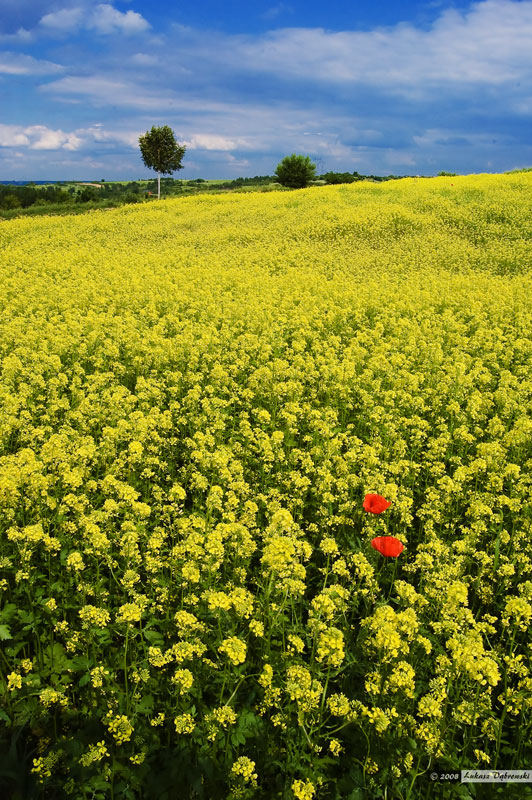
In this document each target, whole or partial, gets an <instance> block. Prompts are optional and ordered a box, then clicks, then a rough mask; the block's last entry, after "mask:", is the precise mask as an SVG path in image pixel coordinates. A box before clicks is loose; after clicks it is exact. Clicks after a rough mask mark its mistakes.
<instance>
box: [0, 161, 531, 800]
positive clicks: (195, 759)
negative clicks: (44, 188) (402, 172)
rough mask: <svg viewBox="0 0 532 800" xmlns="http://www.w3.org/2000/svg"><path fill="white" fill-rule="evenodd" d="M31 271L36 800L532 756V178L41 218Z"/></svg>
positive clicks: (219, 797) (23, 633)
mask: <svg viewBox="0 0 532 800" xmlns="http://www.w3.org/2000/svg"><path fill="white" fill-rule="evenodd" d="M0 274H1V281H0V405H1V414H0V567H1V572H0V645H1V647H2V649H1V660H0V701H1V704H0V787H4V788H5V790H6V791H7V796H17V797H21V798H24V800H26V798H42V800H56V799H57V798H73V799H74V800H89V798H95V799H100V798H101V799H102V800H104V799H107V798H113V800H119V799H120V800H122V798H124V799H126V798H128V799H129V798H131V799H132V800H133V799H135V800H150V799H151V798H157V800H170V798H173V797H175V796H176V795H175V791H176V786H180V787H182V789H181V790H180V791H181V792H182V793H181V794H180V795H179V798H180V800H195V798H198V800H201V799H203V798H204V799H205V800H237V799H241V800H242V799H243V800H247V798H251V797H253V798H257V800H272V799H273V798H283V800H288V799H290V800H292V798H297V799H298V800H313V799H315V800H364V798H370V800H371V799H372V798H386V800H395V799H396V798H397V800H422V798H426V797H432V796H433V794H431V792H433V791H434V785H433V783H432V782H431V779H430V775H431V773H435V774H438V775H439V774H455V773H457V772H459V770H460V769H465V768H482V769H485V768H504V769H523V768H525V767H530V766H531V765H532V747H531V741H532V664H531V657H532V645H531V639H530V633H529V628H530V623H531V621H532V469H531V467H532V304H531V298H532V172H522V173H512V174H506V175H474V176H461V177H441V178H431V179H422V178H419V179H404V180H398V181H390V182H387V183H384V184H376V183H370V182H361V183H355V184H350V185H344V186H330V187H316V188H309V189H306V190H299V191H292V192H271V193H266V194H259V193H257V194H225V195H202V196H198V197H190V198H181V199H174V200H172V199H168V200H162V201H160V202H153V203H151V204H143V205H141V206H131V207H125V208H121V209H116V210H108V211H97V212H90V213H87V214H84V215H77V216H71V217H69V216H62V217H38V218H31V219H30V218H21V219H15V220H12V221H8V222H0ZM368 494H377V495H380V496H382V497H384V498H385V499H386V500H387V501H388V502H389V503H390V505H389V506H388V507H386V509H385V510H382V511H379V510H375V511H365V510H364V507H363V502H364V498H365V497H366V495H368ZM392 536H393V537H395V539H397V540H399V542H400V543H401V544H402V545H403V550H402V552H400V554H399V555H397V556H394V555H392V556H386V555H382V552H379V551H378V550H376V549H374V547H375V542H374V546H373V547H372V541H373V540H375V539H377V538H378V537H392ZM390 541H391V539H386V542H388V543H389V542H390ZM447 788H448V789H449V790H451V788H452V787H451V786H450V785H447ZM482 788H485V787H481V789H482ZM461 789H462V792H461V794H460V795H459V796H460V797H461V798H466V799H467V798H480V797H482V798H483V797H488V795H487V794H481V793H479V792H480V791H481V789H479V788H478V784H468V785H466V784H464V785H463V786H462V787H461ZM517 789H521V790H522V791H523V792H524V790H525V789H526V787H523V786H521V787H517V788H516V791H517ZM17 792H18V795H16V793H17ZM510 792H511V787H510V786H509V787H508V790H507V791H506V795H505V796H506V797H510V796H512V795H511V794H510ZM10 793H11V794H10ZM0 794H2V792H0ZM2 796H4V795H2ZM434 796H435V795H434ZM438 796H439V795H438ZM441 796H442V797H443V795H441ZM445 796H451V795H450V794H449V795H445ZM453 796H454V795H453ZM490 796H492V795H490ZM515 796H516V797H518V796H525V794H524V793H523V794H521V795H515Z"/></svg>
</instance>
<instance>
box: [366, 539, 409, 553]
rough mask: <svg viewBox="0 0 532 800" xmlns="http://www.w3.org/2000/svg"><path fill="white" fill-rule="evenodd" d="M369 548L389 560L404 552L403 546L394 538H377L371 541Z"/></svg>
mask: <svg viewBox="0 0 532 800" xmlns="http://www.w3.org/2000/svg"><path fill="white" fill-rule="evenodd" d="M371 546H372V547H373V548H374V549H375V550H378V551H379V553H381V554H382V555H383V556H390V557H391V558H397V556H398V555H399V554H400V553H402V552H403V550H404V547H403V545H402V544H401V542H400V541H399V539H396V538H395V536H377V537H376V538H375V539H372V540H371Z"/></svg>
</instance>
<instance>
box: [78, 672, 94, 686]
mask: <svg viewBox="0 0 532 800" xmlns="http://www.w3.org/2000/svg"><path fill="white" fill-rule="evenodd" d="M90 679H91V676H90V675H89V673H88V672H86V673H85V675H82V676H81V678H80V679H79V681H78V686H80V687H81V686H86V685H87V684H88V682H89V681H90Z"/></svg>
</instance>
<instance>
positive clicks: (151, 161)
mask: <svg viewBox="0 0 532 800" xmlns="http://www.w3.org/2000/svg"><path fill="white" fill-rule="evenodd" d="M139 145H140V154H141V156H142V160H143V162H144V164H145V165H146V166H147V167H148V169H154V170H155V171H156V172H157V182H158V197H160V196H161V175H171V174H172V172H175V171H176V170H178V169H183V165H182V164H181V160H182V158H183V156H184V155H185V150H186V147H185V145H179V144H178V143H177V142H176V138H175V135H174V132H173V130H172V129H171V128H170V127H169V126H168V125H163V126H162V127H160V128H156V127H155V126H153V127H152V129H151V130H150V131H146V133H145V134H144V135H143V136H140V137H139Z"/></svg>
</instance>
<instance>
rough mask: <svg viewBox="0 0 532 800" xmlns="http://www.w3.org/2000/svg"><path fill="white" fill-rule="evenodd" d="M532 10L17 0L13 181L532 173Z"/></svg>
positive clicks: (5, 133)
mask: <svg viewBox="0 0 532 800" xmlns="http://www.w3.org/2000/svg"><path fill="white" fill-rule="evenodd" d="M531 43H532V0H520V1H519V2H518V1H517V0H483V1H482V2H475V3H470V2H463V1H462V0H455V1H454V2H452V1H450V0H434V2H417V1H416V0H410V1H408V0H403V2H391V0H390V1H388V0H380V1H379V2H376V0H373V2H369V1H367V0H360V1H359V2H356V1H355V0H352V1H351V2H346V0H329V1H328V2H327V3H324V2H323V0H321V1H320V2H315V0H305V2H302V1H301V2H300V1H299V0H287V1H286V2H275V0H269V1H268V0H265V2H261V1H260V0H255V2H249V0H225V1H224V2H221V1H220V0H207V1H206V0H197V2H195V3H180V2H171V1H170V0H163V2H157V0H152V2H146V1H145V0H106V1H104V2H101V3H99V2H97V0H0V180H10V179H14V180H30V179H34V180H45V179H57V180H61V179H65V180H66V179H73V180H80V179H94V180H96V179H98V180H99V179H100V178H105V179H106V180H112V179H138V178H141V177H149V176H150V175H153V173H151V172H150V171H149V170H147V169H146V168H145V167H144V165H143V164H142V161H141V158H140V152H139V147H138V137H139V135H141V134H142V133H144V132H145V131H146V130H148V129H149V128H151V127H152V125H170V127H171V128H172V129H173V130H174V132H175V134H176V138H177V140H178V142H180V143H181V144H185V145H186V148H187V150H186V153H185V157H184V159H183V167H184V168H183V169H182V170H180V171H178V172H176V173H174V177H176V178H195V177H202V178H236V177H238V176H239V175H242V176H253V175H271V174H273V173H274V172H275V168H276V166H277V164H278V163H279V161H280V160H281V159H282V158H283V157H284V156H285V155H287V154H289V153H294V152H295V153H302V154H304V155H309V156H310V157H311V158H312V159H313V160H314V162H315V163H316V164H317V167H318V172H319V173H321V172H325V171H328V170H334V171H348V172H353V171H354V170H357V171H358V172H361V173H365V174H370V173H374V174H380V175H387V174H391V173H393V174H398V175H407V174H411V175H415V174H424V175H434V174H436V173H437V172H439V171H440V170H448V171H452V172H458V173H473V172H476V173H478V172H502V171H506V170H510V169H514V168H519V167H526V166H532V44H531Z"/></svg>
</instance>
